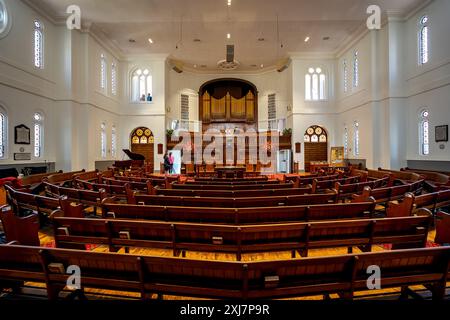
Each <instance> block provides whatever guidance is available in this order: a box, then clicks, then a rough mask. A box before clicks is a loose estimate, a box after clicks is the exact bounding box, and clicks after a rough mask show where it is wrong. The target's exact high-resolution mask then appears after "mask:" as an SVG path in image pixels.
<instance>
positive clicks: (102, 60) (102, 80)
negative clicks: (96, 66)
mask: <svg viewBox="0 0 450 320" xmlns="http://www.w3.org/2000/svg"><path fill="white" fill-rule="evenodd" d="M106 69H107V66H106V57H105V55H104V54H102V55H101V56H100V88H102V89H106Z"/></svg>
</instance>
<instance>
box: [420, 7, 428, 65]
mask: <svg viewBox="0 0 450 320" xmlns="http://www.w3.org/2000/svg"><path fill="white" fill-rule="evenodd" d="M428 45H429V19H428V16H426V15H425V16H423V17H421V18H420V21H419V64H426V63H427V62H428V59H429V52H428Z"/></svg>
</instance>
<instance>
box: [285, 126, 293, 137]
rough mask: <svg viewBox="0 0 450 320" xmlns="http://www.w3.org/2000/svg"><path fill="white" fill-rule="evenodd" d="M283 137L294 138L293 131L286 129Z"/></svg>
mask: <svg viewBox="0 0 450 320" xmlns="http://www.w3.org/2000/svg"><path fill="white" fill-rule="evenodd" d="M283 136H292V129H291V128H286V129H284V130H283Z"/></svg>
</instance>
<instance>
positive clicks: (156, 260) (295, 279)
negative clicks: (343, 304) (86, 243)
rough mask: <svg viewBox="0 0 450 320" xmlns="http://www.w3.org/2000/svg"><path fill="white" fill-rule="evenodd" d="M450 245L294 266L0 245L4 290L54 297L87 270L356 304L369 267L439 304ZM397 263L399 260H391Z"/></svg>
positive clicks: (86, 282) (183, 289)
mask: <svg viewBox="0 0 450 320" xmlns="http://www.w3.org/2000/svg"><path fill="white" fill-rule="evenodd" d="M449 261H450V248H448V247H443V248H431V249H409V250H398V251H391V252H377V253H361V254H351V255H345V256H334V257H322V258H305V259H293V260H288V261H259V262H221V261H203V260H202V261H200V260H189V259H180V258H168V257H167V258H160V257H149V256H136V255H120V254H115V253H96V252H85V251H77V250H64V249H49V248H35V247H24V246H17V245H1V246H0V280H2V283H6V284H4V286H5V288H10V287H14V286H16V287H17V286H20V285H21V284H23V283H24V282H35V283H36V282H37V283H44V284H45V287H46V289H47V295H48V298H49V299H50V300H56V299H58V297H59V293H60V292H61V291H62V290H63V289H64V288H65V287H66V284H67V281H68V279H69V277H70V276H71V274H68V273H66V268H68V267H69V266H71V265H76V266H78V267H79V268H80V269H81V270H82V275H83V281H82V282H81V285H82V288H80V289H79V290H78V292H76V294H78V295H84V288H94V289H106V290H118V291H127V292H137V293H139V294H140V298H141V299H143V300H145V299H147V298H149V297H150V295H151V294H154V293H156V294H158V295H159V296H160V297H161V298H162V296H163V295H164V294H168V295H176V296H192V297H200V298H222V299H246V300H248V299H250V300H252V299H277V298H288V297H302V296H314V295H324V296H325V297H327V296H329V295H330V294H338V295H339V297H340V298H342V299H347V300H352V299H353V298H354V294H355V293H356V292H359V291H367V280H368V274H367V269H368V267H369V266H373V265H375V266H378V267H380V268H381V270H383V275H384V276H383V277H382V279H381V285H382V287H383V289H388V288H398V287H401V288H402V296H404V295H407V294H408V292H409V289H408V287H409V286H417V285H425V286H426V287H427V289H429V290H430V291H431V292H432V295H433V296H432V297H433V299H434V300H442V299H443V298H444V296H445V289H446V282H447V280H448V277H449ZM393 262H395V263H393Z"/></svg>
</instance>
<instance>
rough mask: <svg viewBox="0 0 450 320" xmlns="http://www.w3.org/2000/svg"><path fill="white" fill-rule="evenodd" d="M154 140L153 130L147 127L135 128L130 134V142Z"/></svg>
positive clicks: (146, 142)
mask: <svg viewBox="0 0 450 320" xmlns="http://www.w3.org/2000/svg"><path fill="white" fill-rule="evenodd" d="M154 142H155V138H154V136H153V132H152V131H151V130H150V129H148V128H137V129H136V130H134V132H133V134H132V135H131V143H132V144H148V143H154Z"/></svg>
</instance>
